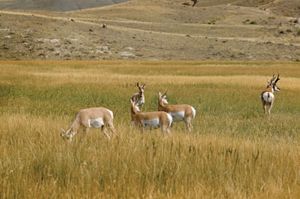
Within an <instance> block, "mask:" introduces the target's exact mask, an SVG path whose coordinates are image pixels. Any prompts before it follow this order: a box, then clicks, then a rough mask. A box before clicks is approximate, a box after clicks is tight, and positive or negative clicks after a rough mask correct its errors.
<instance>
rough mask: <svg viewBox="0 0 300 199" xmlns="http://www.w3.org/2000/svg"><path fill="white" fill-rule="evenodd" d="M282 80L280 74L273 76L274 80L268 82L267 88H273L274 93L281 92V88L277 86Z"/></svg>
mask: <svg viewBox="0 0 300 199" xmlns="http://www.w3.org/2000/svg"><path fill="white" fill-rule="evenodd" d="M279 80H280V77H279V74H278V75H277V76H276V75H273V77H272V79H271V80H270V81H269V82H268V86H267V88H272V90H273V91H280V88H279V87H278V86H277V85H276V84H277V82H278V81H279Z"/></svg>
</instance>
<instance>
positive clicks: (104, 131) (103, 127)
mask: <svg viewBox="0 0 300 199" xmlns="http://www.w3.org/2000/svg"><path fill="white" fill-rule="evenodd" d="M101 131H102V132H103V133H104V135H105V136H106V137H107V138H108V139H109V140H110V136H109V135H108V134H107V132H106V127H105V125H103V126H102V127H101Z"/></svg>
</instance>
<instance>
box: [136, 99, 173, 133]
mask: <svg viewBox="0 0 300 199" xmlns="http://www.w3.org/2000/svg"><path fill="white" fill-rule="evenodd" d="M130 103H131V120H132V123H133V124H134V125H135V126H138V127H140V128H141V130H142V131H143V130H144V129H145V128H150V129H155V128H159V127H160V128H161V131H162V132H163V133H164V132H165V133H168V134H169V133H170V128H171V125H172V122H173V119H172V116H171V115H170V114H168V113H166V112H164V111H155V112H141V111H140V109H139V107H138V106H137V103H136V102H135V101H133V100H132V99H130Z"/></svg>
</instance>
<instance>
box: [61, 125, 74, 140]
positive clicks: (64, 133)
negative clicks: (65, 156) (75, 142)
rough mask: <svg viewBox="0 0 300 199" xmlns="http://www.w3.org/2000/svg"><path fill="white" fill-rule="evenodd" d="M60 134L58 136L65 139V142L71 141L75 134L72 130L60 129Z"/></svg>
mask: <svg viewBox="0 0 300 199" xmlns="http://www.w3.org/2000/svg"><path fill="white" fill-rule="evenodd" d="M61 131H62V132H61V134H60V136H61V137H62V138H63V139H66V140H70V141H71V140H72V138H73V136H74V135H75V134H76V133H75V132H74V131H73V130H72V128H70V129H68V130H66V131H65V130H64V129H61Z"/></svg>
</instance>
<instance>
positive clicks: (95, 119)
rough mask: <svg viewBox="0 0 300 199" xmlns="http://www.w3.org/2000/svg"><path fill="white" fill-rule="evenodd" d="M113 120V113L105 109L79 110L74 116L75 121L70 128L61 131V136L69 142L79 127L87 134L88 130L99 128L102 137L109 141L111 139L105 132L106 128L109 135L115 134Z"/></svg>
mask: <svg viewBox="0 0 300 199" xmlns="http://www.w3.org/2000/svg"><path fill="white" fill-rule="evenodd" d="M113 119H114V115H113V112H112V111H111V110H109V109H107V108H103V107H97V108H87V109H81V110H79V112H78V113H77V114H76V117H75V120H74V121H73V123H72V124H71V126H70V128H69V129H68V130H66V131H65V130H64V129H62V133H61V136H62V137H63V138H66V139H68V140H70V141H71V140H72V138H73V137H74V136H75V135H76V134H77V133H78V130H79V128H80V127H84V128H85V131H86V132H88V130H89V128H101V131H102V132H103V133H104V135H106V137H107V138H108V139H110V138H111V137H110V136H109V135H108V133H107V132H106V128H108V129H109V130H110V132H111V133H113V134H115V133H116V131H115V128H114V124H113Z"/></svg>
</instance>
